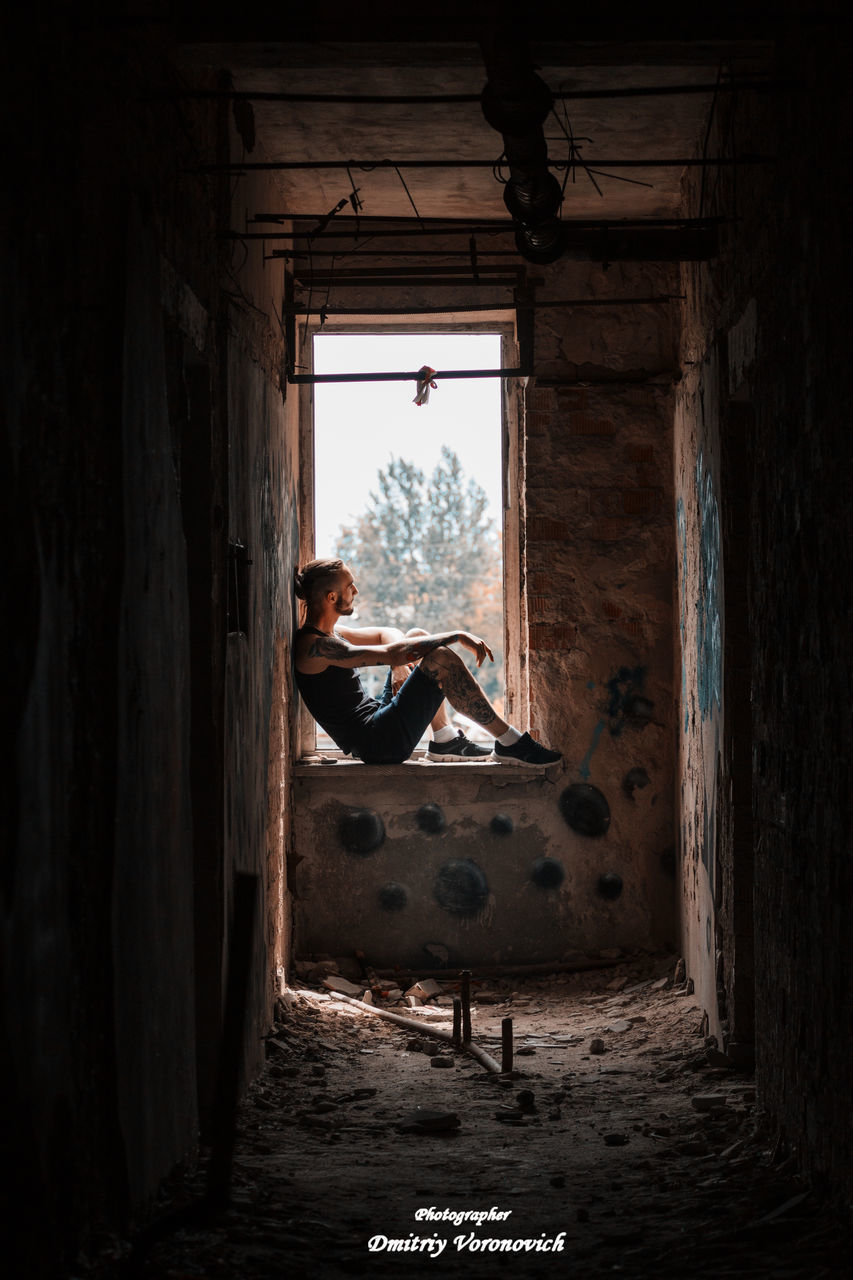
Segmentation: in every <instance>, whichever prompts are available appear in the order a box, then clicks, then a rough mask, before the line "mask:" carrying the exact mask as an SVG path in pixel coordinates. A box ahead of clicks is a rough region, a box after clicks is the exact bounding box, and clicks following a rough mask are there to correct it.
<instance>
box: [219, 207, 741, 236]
mask: <svg viewBox="0 0 853 1280" xmlns="http://www.w3.org/2000/svg"><path fill="white" fill-rule="evenodd" d="M323 216H324V215H323V214H320V213H255V214H253V215H252V217H251V218H250V219H249V222H250V223H252V222H318V221H319V219H320V218H321V217H323ZM478 221H479V225H480V227H481V228H483V232H484V234H485V232H486V231H489V232H492V231H514V230H515V223H514V222H513V221H512V220H511V219H509V218H480V219H479V220H478ZM727 221H728V219H727V218H725V217H722V216H720V215H719V214H714V215H713V216H709V217H706V218H564V219H563V226H565V227H570V228H578V227H582V228H584V229H586V228H587V227H620V228H622V229H623V230H624V229H625V228H629V227H630V228H635V227H639V228H643V227H706V226H710V225H711V224H714V223H720V222H727ZM377 222H391V223H394V224H396V225H398V226H399V225H400V224H401V223H402V224H404V225H408V226H412V227H418V228H420V227H421V226H431V225H432V224H439V225H440V226H442V227H445V228H447V229H448V230H451V229H454V230H455V229H461V230H463V231H465V232H467V231H468V229H469V228H470V226H471V219H470V218H450V217H448V218H439V217H435V218H412V217H397V216H396V215H395V214H393V213H372V214H364V215H363V216H361V215H360V216H359V217H357V218H355V217H351V216H349V215H347V216H346V217H343V218H341V217H338V218H336V219H335V225H336V226H338V227H340V226H344V227H347V228H349V227H350V226H352V227H359V226H361V225H363V224H364V223H369V224H370V225H371V226H373V224H375V223H377ZM375 234H377V235H379V234H381V232H380V231H379V229H376V232H375ZM227 235H228V236H229V237H230V238H233V239H235V240H262V239H264V238H268V239H270V240H274V239H275V238H276V236H277V235H289V232H286V231H283V232H276V231H229V232H227Z"/></svg>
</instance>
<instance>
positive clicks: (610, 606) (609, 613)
mask: <svg viewBox="0 0 853 1280" xmlns="http://www.w3.org/2000/svg"><path fill="white" fill-rule="evenodd" d="M601 608H602V610H603V612H604V616H605V617H606V618H621V617H622V613H623V610H622V606H621V605H618V604H616V602H615V601H614V600H605V601H604V603H603V604H602V606H601Z"/></svg>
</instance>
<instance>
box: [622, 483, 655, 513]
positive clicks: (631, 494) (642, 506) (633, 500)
mask: <svg viewBox="0 0 853 1280" xmlns="http://www.w3.org/2000/svg"><path fill="white" fill-rule="evenodd" d="M661 498H662V494H661V491H660V489H625V490H624V491H623V493H622V503H623V508H622V509H623V511H624V512H625V513H626V515H629V516H636V515H645V514H646V513H647V512H649V511H657V510H658V509H659V507H660V505H661Z"/></svg>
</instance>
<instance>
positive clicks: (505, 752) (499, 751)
mask: <svg viewBox="0 0 853 1280" xmlns="http://www.w3.org/2000/svg"><path fill="white" fill-rule="evenodd" d="M562 758H563V757H562V756H561V755H560V753H559V751H549V750H548V748H547V747H543V746H541V745H540V744H539V743H538V742H535V741H534V740H533V738H531V736H530V734H529V733H523V734H522V735H521V737H520V738H519V739H518V742H513V744H512V746H510V747H502V746H501V744H500V743H499V742H498V741H497V739H495V745H494V746H493V747H492V759H493V760H497V761H498V762H499V763H500V764H538V765H547V764H556V763H557V761H558V760H562Z"/></svg>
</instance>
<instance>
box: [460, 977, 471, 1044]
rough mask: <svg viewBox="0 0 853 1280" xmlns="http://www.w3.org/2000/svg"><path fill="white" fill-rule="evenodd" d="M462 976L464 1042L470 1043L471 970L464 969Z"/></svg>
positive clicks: (461, 995)
mask: <svg viewBox="0 0 853 1280" xmlns="http://www.w3.org/2000/svg"><path fill="white" fill-rule="evenodd" d="M460 977H461V980H462V987H461V990H460V992H459V996H460V999H461V1001H462V1043H463V1044H468V1042H469V1041H470V1039H471V970H470V969H463V970H462V973H461V975H460Z"/></svg>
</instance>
